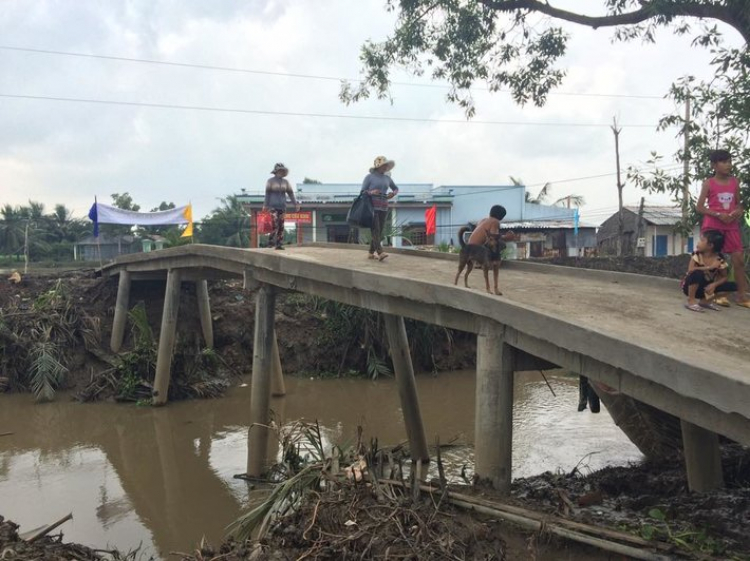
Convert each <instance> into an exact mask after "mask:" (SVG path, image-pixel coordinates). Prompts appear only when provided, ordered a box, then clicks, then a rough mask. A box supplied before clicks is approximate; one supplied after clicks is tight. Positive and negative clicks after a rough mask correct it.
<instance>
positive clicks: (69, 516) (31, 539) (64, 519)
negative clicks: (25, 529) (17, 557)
mask: <svg viewBox="0 0 750 561" xmlns="http://www.w3.org/2000/svg"><path fill="white" fill-rule="evenodd" d="M68 520H73V513H70V514H66V515H65V516H63V517H62V518H61V519H60V520H58V521H57V522H54V523H52V524H50V525H49V526H44V527H42V528H41V529H40V530H37V531H35V532H33V533H32V535H31V536H28V537H26V538H24V541H26V542H27V543H33V542H35V541H36V540H38V539H39V538H43V537H44V536H46V535H47V534H49V533H50V532H51V531H52V530H54V529H55V528H57V527H58V526H60V525H62V524H64V523H65V522H67V521H68Z"/></svg>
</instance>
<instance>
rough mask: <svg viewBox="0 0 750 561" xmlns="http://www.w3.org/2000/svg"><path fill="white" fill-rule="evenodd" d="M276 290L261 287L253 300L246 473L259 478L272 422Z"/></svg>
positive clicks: (263, 467)
mask: <svg viewBox="0 0 750 561" xmlns="http://www.w3.org/2000/svg"><path fill="white" fill-rule="evenodd" d="M275 303H276V293H275V292H274V288H273V287H272V286H270V285H263V286H261V288H260V290H258V295H257V296H256V300H255V337H254V343H253V375H252V382H251V388H250V392H251V395H250V433H249V435H248V447H247V475H248V476H250V477H260V476H261V475H263V473H264V472H265V470H266V468H267V467H268V466H267V463H268V457H267V451H268V428H267V427H268V425H269V423H270V422H271V410H270V408H269V406H270V402H271V371H272V369H273V341H274V313H275V312H274V305H275Z"/></svg>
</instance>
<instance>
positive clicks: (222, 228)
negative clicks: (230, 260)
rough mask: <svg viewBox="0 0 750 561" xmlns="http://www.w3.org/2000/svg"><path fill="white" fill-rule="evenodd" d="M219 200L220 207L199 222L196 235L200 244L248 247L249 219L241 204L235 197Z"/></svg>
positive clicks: (230, 196)
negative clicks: (198, 229)
mask: <svg viewBox="0 0 750 561" xmlns="http://www.w3.org/2000/svg"><path fill="white" fill-rule="evenodd" d="M219 200H220V201H221V206H219V207H217V208H215V209H214V210H213V211H212V212H211V214H210V215H209V216H207V217H206V218H204V219H203V221H202V222H201V225H200V231H199V234H198V237H199V238H200V241H201V243H207V244H214V245H228V246H231V247H249V246H250V217H249V216H248V215H247V213H246V212H245V209H244V208H243V207H242V203H241V202H240V201H239V199H238V198H237V196H236V195H229V196H228V197H226V198H223V199H219Z"/></svg>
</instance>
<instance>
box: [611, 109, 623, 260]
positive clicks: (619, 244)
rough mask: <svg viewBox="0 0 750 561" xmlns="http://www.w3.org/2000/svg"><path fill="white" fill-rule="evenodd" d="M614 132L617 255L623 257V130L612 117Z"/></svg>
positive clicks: (615, 118)
mask: <svg viewBox="0 0 750 561" xmlns="http://www.w3.org/2000/svg"><path fill="white" fill-rule="evenodd" d="M612 123H613V124H612V127H611V128H612V132H613V133H614V135H615V158H616V162H617V198H618V205H619V213H618V216H617V255H618V256H620V255H622V245H623V238H624V237H625V223H624V217H623V213H622V189H623V187H624V185H623V184H622V180H621V178H620V131H622V129H621V128H618V127H617V117H612Z"/></svg>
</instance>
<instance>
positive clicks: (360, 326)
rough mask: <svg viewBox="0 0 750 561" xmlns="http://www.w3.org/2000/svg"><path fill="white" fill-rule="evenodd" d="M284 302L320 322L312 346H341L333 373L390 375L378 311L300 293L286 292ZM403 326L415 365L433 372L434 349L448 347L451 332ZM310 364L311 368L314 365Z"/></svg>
mask: <svg viewBox="0 0 750 561" xmlns="http://www.w3.org/2000/svg"><path fill="white" fill-rule="evenodd" d="M286 302H287V304H289V305H292V306H294V307H296V308H297V314H299V315H301V314H312V315H315V316H317V317H318V318H319V319H320V320H321V321H322V324H323V325H322V328H321V329H317V330H316V331H315V337H316V346H323V347H332V348H336V347H338V348H340V349H341V355H340V357H336V359H335V360H336V362H337V363H338V369H337V370H334V372H335V375H338V376H340V375H341V374H342V372H346V373H352V372H356V373H359V374H360V375H366V376H368V377H370V378H372V379H377V378H379V377H380V376H392V375H393V370H392V368H391V365H390V358H389V345H388V337H387V334H386V332H385V326H384V324H383V321H382V316H381V314H380V313H378V312H374V311H372V310H366V309H363V308H358V307H355V306H349V305H347V304H341V303H339V302H335V301H333V300H326V299H324V298H319V297H315V296H306V295H302V294H300V295H290V296H289V297H287V301H286ZM405 326H406V332H407V335H408V339H409V345H410V351H411V356H412V361H413V362H414V365H415V368H418V369H422V370H431V371H435V370H436V369H437V366H436V355H435V349H436V348H440V349H442V348H443V346H445V345H447V347H448V349H449V350H450V348H451V347H452V345H453V338H454V332H453V331H451V330H450V329H446V328H444V327H439V326H435V325H431V324H427V323H423V322H420V321H416V320H409V319H407V320H406V321H405ZM311 366H312V368H313V370H314V369H315V365H311ZM324 372H325V371H324ZM316 373H317V374H321V372H319V371H316ZM329 374H330V371H329Z"/></svg>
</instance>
